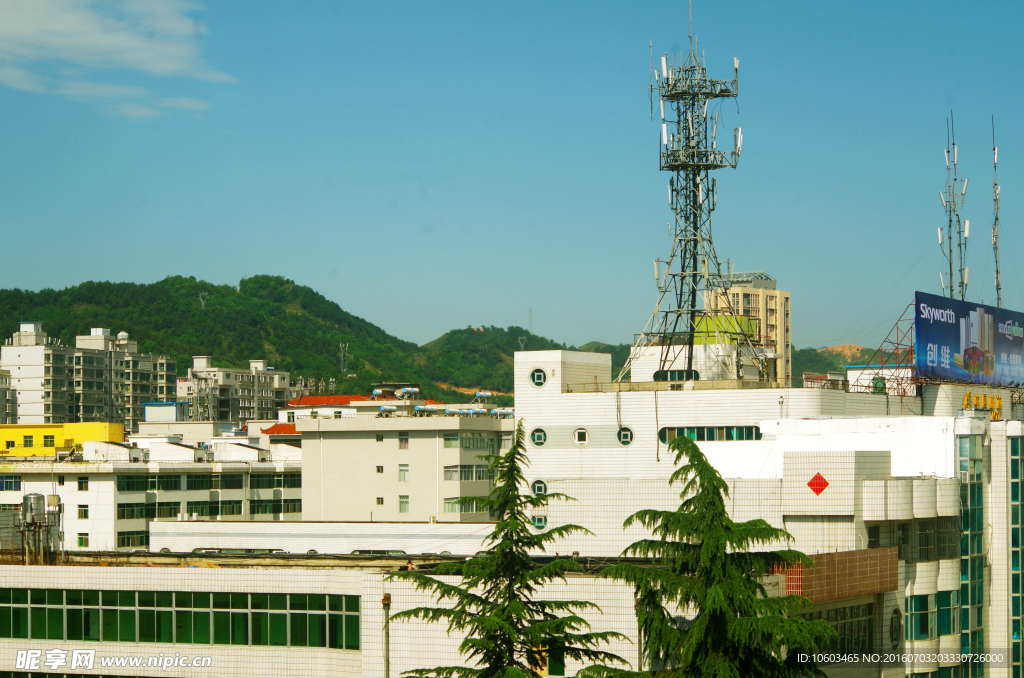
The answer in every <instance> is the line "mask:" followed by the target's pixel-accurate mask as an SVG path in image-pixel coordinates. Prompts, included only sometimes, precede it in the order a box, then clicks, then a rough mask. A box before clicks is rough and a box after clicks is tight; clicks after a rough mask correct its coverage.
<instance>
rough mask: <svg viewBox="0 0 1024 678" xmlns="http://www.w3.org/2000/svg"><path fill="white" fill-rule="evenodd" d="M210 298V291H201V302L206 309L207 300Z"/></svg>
mask: <svg viewBox="0 0 1024 678" xmlns="http://www.w3.org/2000/svg"><path fill="white" fill-rule="evenodd" d="M209 298H210V293H209V292H200V293H199V303H200V304H202V306H203V310H204V311H205V310H206V300H207V299H209Z"/></svg>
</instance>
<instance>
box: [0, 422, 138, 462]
mask: <svg viewBox="0 0 1024 678" xmlns="http://www.w3.org/2000/svg"><path fill="white" fill-rule="evenodd" d="M87 440H99V441H105V442H111V443H123V442H124V424H115V423H110V422H98V421H97V422H93V421H87V422H80V423H71V424H7V425H0V456H2V455H9V456H13V457H53V456H56V454H57V453H58V452H70V451H72V450H76V449H78V450H80V449H82V443H84V442H85V441H87Z"/></svg>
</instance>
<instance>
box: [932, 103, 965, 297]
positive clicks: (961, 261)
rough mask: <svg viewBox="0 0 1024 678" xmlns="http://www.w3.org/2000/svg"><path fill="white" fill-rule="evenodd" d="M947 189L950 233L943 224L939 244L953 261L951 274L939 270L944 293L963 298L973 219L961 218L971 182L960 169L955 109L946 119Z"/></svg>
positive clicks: (945, 206)
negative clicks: (968, 243) (944, 277)
mask: <svg viewBox="0 0 1024 678" xmlns="http://www.w3.org/2000/svg"><path fill="white" fill-rule="evenodd" d="M945 156H946V190H945V191H939V200H941V201H942V208H943V209H944V210H946V233H945V235H943V233H942V228H941V227H940V228H939V248H940V249H941V250H942V256H943V257H944V258H945V259H946V263H947V264H948V265H949V278H946V279H945V280H943V276H942V274H941V273H940V274H939V282H940V283H941V284H942V291H943V294H946V291H947V290H948V291H949V298H950V299H956V298H959V299H960V300H961V301H964V300H966V298H967V283H968V282H969V281H970V276H971V268H970V267H969V266H967V238H968V236H969V235H970V234H971V221H970V219H967V220H964V221H961V219H960V210H961V209H963V206H964V196H965V195H967V182H968V181H969V180H968V179H964V178H962V177H960V176H959V174H958V173H957V148H956V131H955V129H954V127H953V112H952V111H950V113H949V119H948V120H947V121H946V150H945ZM954 243H955V246H956V257H955V258H954V256H953V247H954Z"/></svg>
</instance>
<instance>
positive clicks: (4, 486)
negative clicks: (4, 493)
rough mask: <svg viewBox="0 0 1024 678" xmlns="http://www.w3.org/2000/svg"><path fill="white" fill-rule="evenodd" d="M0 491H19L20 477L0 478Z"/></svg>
mask: <svg viewBox="0 0 1024 678" xmlns="http://www.w3.org/2000/svg"><path fill="white" fill-rule="evenodd" d="M0 490H15V491H20V490H21V476H0Z"/></svg>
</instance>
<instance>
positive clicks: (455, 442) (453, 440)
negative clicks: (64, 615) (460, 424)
mask: <svg viewBox="0 0 1024 678" xmlns="http://www.w3.org/2000/svg"><path fill="white" fill-rule="evenodd" d="M444 446H445V447H458V446H459V434H458V433H445V434H444Z"/></svg>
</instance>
